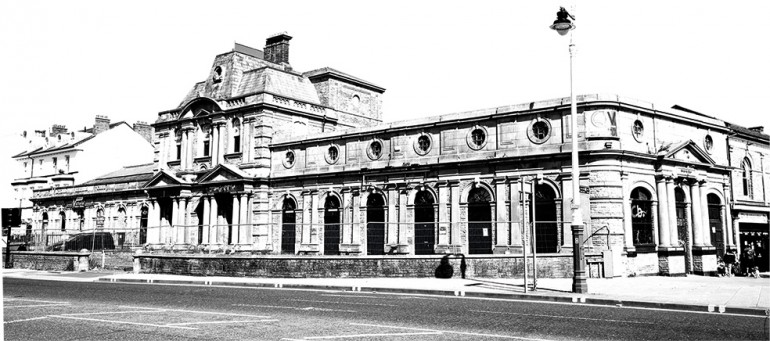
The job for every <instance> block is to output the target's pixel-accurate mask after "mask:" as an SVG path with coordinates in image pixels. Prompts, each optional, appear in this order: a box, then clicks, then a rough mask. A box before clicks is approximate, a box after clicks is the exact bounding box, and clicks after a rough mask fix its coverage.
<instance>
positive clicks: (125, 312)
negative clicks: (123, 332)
mask: <svg viewBox="0 0 770 341" xmlns="http://www.w3.org/2000/svg"><path fill="white" fill-rule="evenodd" d="M163 312H166V310H129V311H103V312H97V313H73V314H59V315H61V316H83V315H109V314H131V313H163Z"/></svg>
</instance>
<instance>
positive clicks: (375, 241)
mask: <svg viewBox="0 0 770 341" xmlns="http://www.w3.org/2000/svg"><path fill="white" fill-rule="evenodd" d="M366 223H367V224H366V254H367V255H384V254H385V200H384V199H383V198H382V195H380V194H379V193H371V194H369V197H368V198H367V199H366Z"/></svg>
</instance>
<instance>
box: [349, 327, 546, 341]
mask: <svg viewBox="0 0 770 341" xmlns="http://www.w3.org/2000/svg"><path fill="white" fill-rule="evenodd" d="M351 325H353V326H364V327H380V328H393V329H407V330H419V331H426V332H440V333H445V334H462V335H473V336H484V337H497V338H502V339H517V340H529V341H553V340H550V339H535V338H529V337H521V336H511V335H500V334H483V333H471V332H456V331H452V330H438V329H422V328H411V327H401V326H388V325H382V324H369V323H351Z"/></svg>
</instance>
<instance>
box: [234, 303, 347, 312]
mask: <svg viewBox="0 0 770 341" xmlns="http://www.w3.org/2000/svg"><path fill="white" fill-rule="evenodd" d="M233 306H236V307H257V308H275V309H293V310H305V311H307V310H316V311H337V312H343V313H357V311H355V310H345V309H329V308H318V307H304V308H303V307H290V306H281V305H261V304H233Z"/></svg>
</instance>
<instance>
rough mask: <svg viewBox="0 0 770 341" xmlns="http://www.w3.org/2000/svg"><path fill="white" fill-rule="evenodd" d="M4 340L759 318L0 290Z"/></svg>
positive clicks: (734, 331) (379, 333)
mask: <svg viewBox="0 0 770 341" xmlns="http://www.w3.org/2000/svg"><path fill="white" fill-rule="evenodd" d="M3 284H4V293H3V302H4V327H5V340H54V339H55V340H121V341H126V340H139V339H141V340H187V339H196V340H211V339H215V338H216V339H227V340H316V339H321V340H506V339H509V340H600V339H613V340H617V339H623V340H632V339H645V340H654V339H657V340H663V339H675V340H704V339H706V340H731V339H733V340H752V339H756V340H761V339H767V338H766V337H764V338H763V335H762V334H763V329H762V328H763V323H765V320H764V318H763V317H756V316H742V315H731V314H718V313H705V312H702V313H700V312H699V313H696V312H684V311H666V310H656V309H639V308H625V307H612V306H595V305H585V304H577V303H573V304H565V303H547V302H530V301H521V300H499V299H477V298H463V297H447V296H430V295H404V294H385V293H371V292H344V291H323V290H293V289H272V288H271V289H266V288H239V287H215V286H192V285H158V284H125V283H109V282H97V283H76V282H55V281H39V280H26V279H13V278H5V279H3Z"/></svg>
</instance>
